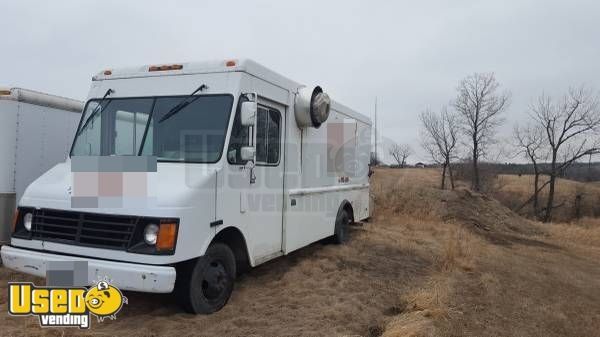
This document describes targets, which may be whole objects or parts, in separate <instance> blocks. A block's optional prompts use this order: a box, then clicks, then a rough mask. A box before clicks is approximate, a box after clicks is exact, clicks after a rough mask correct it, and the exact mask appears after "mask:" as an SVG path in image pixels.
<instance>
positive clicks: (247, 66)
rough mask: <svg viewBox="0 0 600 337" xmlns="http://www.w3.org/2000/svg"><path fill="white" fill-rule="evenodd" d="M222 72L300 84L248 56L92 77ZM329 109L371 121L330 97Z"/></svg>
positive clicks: (287, 85)
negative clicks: (241, 73)
mask: <svg viewBox="0 0 600 337" xmlns="http://www.w3.org/2000/svg"><path fill="white" fill-rule="evenodd" d="M224 72H245V73H247V74H250V75H252V76H255V77H257V78H260V79H263V80H265V81H267V82H269V83H271V84H273V85H276V86H278V87H281V88H283V89H285V90H288V91H292V92H296V91H297V90H298V89H299V88H300V87H303V85H302V84H300V83H298V82H296V81H293V80H291V79H289V78H287V77H285V76H283V75H281V74H279V73H277V72H275V71H273V70H271V69H269V68H267V67H265V66H263V65H261V64H260V63H258V62H256V61H253V60H251V59H244V58H241V59H227V60H213V61H202V62H182V63H169V64H159V65H149V64H147V65H143V66H134V67H124V68H114V69H106V70H103V71H101V72H99V73H98V74H96V75H95V76H93V77H92V81H104V80H115V79H127V78H140V77H156V76H177V75H194V74H211V73H224ZM332 109H334V110H337V111H339V112H342V113H344V114H346V115H348V116H349V117H352V118H355V119H357V120H360V121H362V122H363V123H366V124H369V125H370V124H371V119H370V118H369V117H367V116H365V115H363V114H360V113H358V112H356V111H354V110H352V109H350V108H348V107H346V106H344V105H342V104H340V103H339V102H337V101H335V100H334V101H332Z"/></svg>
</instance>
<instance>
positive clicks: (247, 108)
mask: <svg viewBox="0 0 600 337" xmlns="http://www.w3.org/2000/svg"><path fill="white" fill-rule="evenodd" d="M257 111H258V104H256V102H252V101H249V102H243V103H242V109H241V116H240V117H241V123H242V125H243V126H254V121H255V120H256V112H257Z"/></svg>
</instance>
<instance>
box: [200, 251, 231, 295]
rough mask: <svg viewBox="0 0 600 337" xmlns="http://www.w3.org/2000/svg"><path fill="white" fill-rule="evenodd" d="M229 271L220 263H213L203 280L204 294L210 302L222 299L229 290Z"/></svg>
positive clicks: (207, 269)
mask: <svg viewBox="0 0 600 337" xmlns="http://www.w3.org/2000/svg"><path fill="white" fill-rule="evenodd" d="M227 283H228V279H227V271H226V270H225V267H224V266H223V264H222V263H221V262H220V261H211V262H210V263H209V264H208V266H207V268H206V271H205V272H204V277H203V278H202V294H204V297H206V298H207V299H209V300H214V299H217V298H220V297H221V296H222V295H223V294H224V293H225V292H226V290H227Z"/></svg>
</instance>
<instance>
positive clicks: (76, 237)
mask: <svg viewBox="0 0 600 337" xmlns="http://www.w3.org/2000/svg"><path fill="white" fill-rule="evenodd" d="M138 219H139V217H134V216H122V215H110V214H96V213H83V212H72V211H61V210H50V209H38V210H35V211H34V212H33V223H32V226H31V235H32V238H33V239H40V240H46V241H55V242H60V243H67V244H75V245H81V246H91V247H100V248H111V249H121V250H126V249H127V248H128V247H129V246H130V244H131V240H132V238H133V236H134V232H135V229H136V225H137V223H138Z"/></svg>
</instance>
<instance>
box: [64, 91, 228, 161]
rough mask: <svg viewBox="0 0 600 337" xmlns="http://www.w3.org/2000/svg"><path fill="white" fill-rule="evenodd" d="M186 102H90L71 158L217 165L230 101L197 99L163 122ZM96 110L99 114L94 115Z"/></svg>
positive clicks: (159, 99) (221, 97)
mask: <svg viewBox="0 0 600 337" xmlns="http://www.w3.org/2000/svg"><path fill="white" fill-rule="evenodd" d="M185 97H186V96H168V97H147V98H111V99H105V100H104V101H101V100H95V99H94V100H90V101H88V103H87V105H86V108H85V110H84V113H83V116H82V119H81V122H80V123H79V129H78V131H77V133H76V138H75V140H74V141H73V147H72V149H71V156H111V155H124V156H137V155H145V156H156V157H157V159H158V161H168V162H192V163H214V162H216V161H218V160H219V159H220V158H221V153H222V150H223V144H224V142H225V134H226V130H227V125H228V122H229V115H230V112H231V106H232V104H233V96H231V95H199V96H195V97H194V98H193V99H190V100H189V102H190V103H189V104H187V105H185V106H184V107H183V108H182V109H181V110H178V111H177V113H176V114H173V115H172V116H170V117H169V118H166V119H163V117H164V116H165V115H166V114H167V113H169V111H171V110H172V109H173V108H174V107H175V106H177V105H178V104H179V103H180V102H181V100H182V99H184V98H185ZM99 104H102V106H101V107H100V109H98V110H100V111H101V113H96V114H94V115H93V114H92V112H93V111H94V110H96V108H97V107H98V105H99ZM98 110H96V111H98ZM90 118H91V120H89V121H88V119H90Z"/></svg>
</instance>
